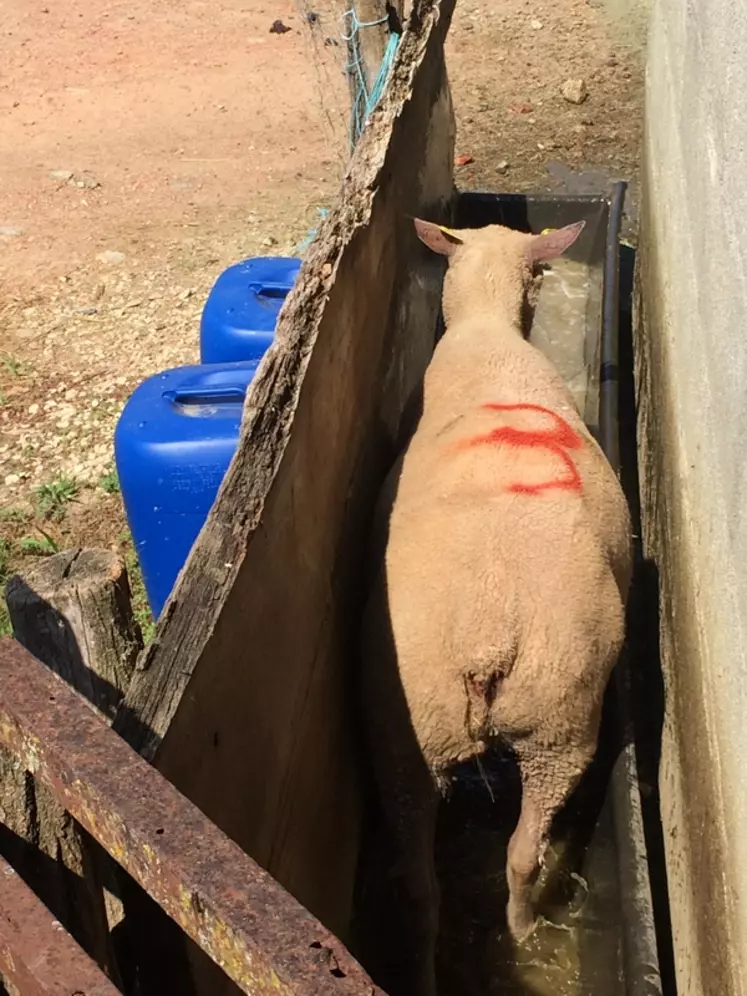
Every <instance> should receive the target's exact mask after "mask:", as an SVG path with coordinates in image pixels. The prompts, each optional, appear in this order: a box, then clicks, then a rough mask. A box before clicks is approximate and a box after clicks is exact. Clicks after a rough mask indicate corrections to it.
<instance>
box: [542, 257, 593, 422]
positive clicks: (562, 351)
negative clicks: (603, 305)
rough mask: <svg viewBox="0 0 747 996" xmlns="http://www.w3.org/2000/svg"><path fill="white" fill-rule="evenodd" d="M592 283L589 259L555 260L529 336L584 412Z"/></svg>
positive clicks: (545, 276)
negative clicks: (585, 261) (548, 360)
mask: <svg viewBox="0 0 747 996" xmlns="http://www.w3.org/2000/svg"><path fill="white" fill-rule="evenodd" d="M590 285H591V274H590V272H589V265H588V263H578V262H576V261H575V260H570V259H563V258H562V257H561V258H560V259H557V260H554V261H553V262H552V263H551V264H550V266H549V267H548V268H547V269H545V270H544V272H543V275H542V286H541V289H540V295H539V301H538V303H537V307H536V310H535V313H534V321H533V323H532V330H531V333H530V336H529V338H530V341H531V342H532V343H533V344H534V345H535V346H538V347H539V349H541V350H542V352H543V353H545V355H546V356H548V357H549V359H551V360H552V361H553V363H554V364H555V366H556V367H557V368H558V370H559V371H560V373H561V374H562V375H563V378H564V380H565V382H566V383H567V384H568V386H569V387H570V389H571V391H572V392H573V397H574V398H575V400H576V407H577V408H578V410H579V412H581V413H582V414H583V412H584V408H585V403H586V392H587V390H588V387H589V384H588V379H589V377H588V369H587V365H586V357H585V345H584V344H585V339H586V322H587V305H588V300H589V289H590Z"/></svg>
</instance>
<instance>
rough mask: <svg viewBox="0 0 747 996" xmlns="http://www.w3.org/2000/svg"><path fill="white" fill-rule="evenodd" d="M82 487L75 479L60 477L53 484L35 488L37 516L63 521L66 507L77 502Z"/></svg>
mask: <svg viewBox="0 0 747 996" xmlns="http://www.w3.org/2000/svg"><path fill="white" fill-rule="evenodd" d="M79 492H80V485H79V484H78V482H77V481H76V480H75V478H74V477H59V478H58V479H57V480H56V481H52V482H51V484H40V485H39V487H38V488H34V502H35V504H36V512H37V515H39V516H41V517H42V518H44V519H61V518H62V517H63V516H64V514H65V506H66V505H67V504H69V503H70V502H71V501H75V499H76V498H77V496H78V494H79Z"/></svg>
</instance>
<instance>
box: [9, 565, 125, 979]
mask: <svg viewBox="0 0 747 996" xmlns="http://www.w3.org/2000/svg"><path fill="white" fill-rule="evenodd" d="M7 601H8V611H9V614H10V619H11V622H12V624H13V631H14V635H15V637H16V639H17V640H18V642H19V643H21V644H23V646H24V647H26V649H27V650H29V651H30V652H31V653H32V654H33V655H34V656H35V657H37V658H38V659H39V660H40V661H42V662H43V663H44V664H46V665H47V666H48V667H49V668H50V669H51V670H53V671H55V672H57V674H59V675H60V676H61V677H62V678H64V679H65V681H66V682H67V683H68V684H69V685H71V686H72V687H73V688H74V689H75V691H76V692H78V693H79V694H80V695H81V696H82V697H84V698H85V699H86V700H87V701H88V702H89V703H90V704H91V706H92V707H93V708H94V709H95V710H96V711H97V712H98V713H99V714H100V715H101V716H102V717H103V718H104V719H106V721H107V722H111V721H112V719H113V717H114V713H115V710H116V708H117V706H118V704H119V701H120V699H121V698H122V696H123V694H124V693H125V691H126V690H127V687H128V685H129V682H130V678H131V676H132V673H133V671H134V669H135V661H136V658H137V655H138V653H139V652H140V650H141V649H142V637H141V635H140V630H139V627H138V626H137V623H136V622H135V621H134V619H133V616H132V606H131V604H130V588H129V582H128V578H127V571H126V569H125V566H124V564H123V563H122V561H121V560H120V558H119V557H117V556H116V554H114V553H111V552H109V551H106V550H68V551H66V552H64V553H59V554H56V555H55V556H53V557H49V558H48V559H45V560H43V561H40V562H39V564H38V565H35V566H34V567H32V568H31V569H30V570H29V571H28V572H27V573H26V574H25V576H24V577H20V576H18V575H16V576H15V577H13V578H12V579H11V580H10V582H9V583H8V588H7ZM0 818H1V819H2V823H3V824H4V826H0V833H1V834H2V837H0V850H2V852H3V854H4V855H5V857H6V858H8V860H10V862H11V863H12V864H13V865H14V866H15V867H16V868H17V869H18V870H19V871H20V872H21V874H22V875H23V877H24V878H25V879H26V881H27V882H28V883H29V884H30V885H31V886H32V888H33V889H34V891H36V892H37V894H38V895H39V896H40V898H41V899H42V900H43V901H44V902H45V903H46V905H47V906H48V907H49V908H50V909H51V910H52V911H53V912H54V913H55V915H56V916H57V918H58V919H59V920H60V922H61V923H62V924H63V926H64V927H65V928H66V929H67V930H69V931H70V933H71V934H72V935H73V936H74V937H75V939H76V940H77V941H78V943H79V944H80V945H81V946H82V947H83V948H84V949H85V950H86V951H87V952H88V953H89V954H90V955H91V956H92V957H93V958H95V959H96V961H98V963H99V964H100V965H101V966H102V968H104V969H106V970H107V971H108V972H109V973H110V975H111V976H112V977H113V978H114V980H115V981H117V970H116V966H115V963H114V958H113V956H112V949H111V941H110V928H111V927H112V926H114V925H115V923H116V922H117V921H118V920H120V919H121V916H122V913H121V904H119V902H118V900H116V899H115V897H114V896H113V895H112V894H111V893H107V895H106V900H105V894H104V886H103V881H102V879H103V878H106V882H107V885H109V886H110V887H111V888H112V889H114V890H115V891H116V886H115V885H114V884H113V880H111V879H110V876H109V866H108V864H107V862H103V861H102V857H103V853H102V852H100V851H99V849H98V847H97V845H96V844H95V843H94V842H93V841H92V840H91V839H90V838H89V837H88V835H87V834H86V833H85V832H84V831H83V830H82V829H81V828H80V827H79V826H78V824H77V823H75V822H74V821H73V820H72V819H71V817H70V816H69V815H68V814H67V813H66V812H65V811H64V810H63V809H61V808H60V807H59V806H58V804H57V803H56V802H55V800H54V799H53V798H52V796H51V794H50V793H49V792H48V790H46V789H45V788H44V787H43V786H41V785H38V784H36V783H35V782H34V779H33V778H32V777H31V775H30V774H28V772H26V771H24V770H23V769H22V767H21V766H20V765H19V763H18V762H17V761H16V760H15V758H13V757H12V756H10V755H9V754H7V753H6V752H2V753H0Z"/></svg>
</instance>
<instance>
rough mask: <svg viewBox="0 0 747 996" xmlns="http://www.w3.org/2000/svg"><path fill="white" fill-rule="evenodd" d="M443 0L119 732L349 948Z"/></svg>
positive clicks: (384, 116) (423, 356)
mask: <svg viewBox="0 0 747 996" xmlns="http://www.w3.org/2000/svg"><path fill="white" fill-rule="evenodd" d="M452 9H453V0H442V2H434V0H424V2H421V3H420V4H418V5H417V6H416V8H415V10H414V12H413V15H412V18H411V20H410V24H409V27H408V29H407V31H406V33H405V35H404V37H403V40H402V43H401V45H400V49H399V55H398V59H397V62H396V65H395V67H394V70H393V74H392V78H391V82H390V87H389V89H388V92H387V93H386V95H385V96H384V98H383V100H382V103H381V104H380V106H379V108H378V109H377V111H376V112H375V113H374V114H373V116H372V118H371V119H370V121H369V124H368V126H367V128H366V131H365V133H364V135H363V137H362V139H361V141H360V142H359V144H358V147H357V149H356V152H355V155H354V157H353V160H352V161H351V165H350V167H349V170H348V173H347V175H346V177H345V179H344V181H343V185H342V190H341V194H340V201H339V204H338V206H337V208H336V210H334V211H332V212H331V213H330V215H329V216H328V218H327V219H326V221H325V223H324V224H323V225H322V227H321V229H320V232H319V235H318V237H317V238H316V240H315V241H314V243H313V244H312V246H311V247H310V249H309V252H308V256H307V259H306V260H305V262H304V265H303V267H302V270H301V273H300V276H299V279H298V282H297V286H296V287H295V289H294V291H293V292H292V294H291V295H290V296H289V298H288V300H287V302H286V304H285V306H284V308H283V311H282V314H281V316H280V320H279V324H278V330H277V336H276V342H275V344H274V345H273V347H272V349H271V350H270V351H269V353H268V354H267V356H266V358H265V359H264V360H263V362H262V364H261V367H260V369H259V372H258V374H257V377H256V379H255V381H254V385H253V388H252V390H251V393H250V395H249V397H248V398H247V404H246V409H245V415H244V424H243V427H242V434H241V441H240V444H239V448H238V452H237V454H236V456H235V458H234V461H233V463H232V465H231V467H230V469H229V472H228V474H227V476H226V478H225V480H224V483H223V485H222V487H221V490H220V493H219V495H218V498H217V500H216V503H215V505H214V507H213V510H212V513H211V515H210V517H209V519H208V522H207V523H206V525H205V528H204V529H203V531H202V533H201V535H200V537H199V539H198V541H197V543H196V545H195V548H194V549H193V551H192V555H191V557H190V559H189V563H188V564H187V566H186V568H185V570H184V571H183V572H182V575H181V576H180V579H179V581H178V583H177V585H176V588H175V591H174V594H173V596H172V598H171V599H170V601H169V603H168V604H167V606H166V608H165V611H164V614H163V616H162V619H161V621H160V623H159V627H158V630H157V633H156V638H155V641H154V643H153V645H152V646H151V647H150V648H149V649H148V650H147V651H146V652H145V654H144V655H143V657H142V659H141V660H140V661H139V664H138V670H137V671H136V674H135V676H134V679H133V682H132V684H131V686H130V689H129V692H128V694H127V697H126V701H125V703H124V706H123V707H122V708H120V712H119V715H118V717H117V720H116V722H115V728H116V729H117V730H118V731H119V732H120V733H121V734H122V735H123V736H124V737H125V738H126V739H127V740H128V741H129V742H130V743H131V744H133V745H134V746H135V747H136V748H137V749H138V750H139V751H140V752H141V753H142V754H143V755H144V756H145V757H146V758H148V759H150V760H152V761H153V762H154V763H155V764H156V766H157V767H158V768H159V770H160V771H161V772H163V773H164V774H165V775H166V776H167V778H169V780H171V781H172V782H173V783H174V784H175V785H176V786H177V787H178V788H179V789H180V790H181V791H182V792H184V793H185V795H187V796H188V797H189V798H190V799H192V800H193V801H194V802H196V803H197V805H199V807H200V808H201V809H202V810H203V811H204V812H205V813H206V814H207V815H208V816H210V818H211V819H213V820H214V821H215V822H216V823H217V824H218V825H219V826H220V827H221V828H222V829H223V830H225V831H226V832H227V833H228V834H229V835H230V836H231V837H232V838H233V839H234V840H235V841H237V842H238V843H239V844H240V845H241V847H242V848H244V849H245V850H246V851H247V852H248V853H249V854H251V855H252V856H253V857H254V858H255V859H256V860H257V861H258V862H259V863H260V864H261V865H262V866H264V867H265V868H267V869H268V870H269V871H270V872H271V873H272V874H273V875H274V876H275V877H276V878H277V879H278V880H279V881H280V882H281V883H283V885H285V887H286V888H288V889H289V890H290V892H291V893H292V894H293V895H295V896H296V897H297V898H298V899H300V901H301V902H303V903H304V905H306V906H307V907H308V908H309V909H310V910H311V911H312V912H314V913H315V914H316V915H317V916H318V917H319V918H320V919H321V920H322V921H323V922H324V923H325V924H326V925H328V926H329V927H330V928H331V929H333V930H334V931H335V932H337V933H340V934H342V935H343V936H344V932H345V930H346V928H347V925H348V920H349V914H350V906H351V896H352V887H353V879H354V873H355V864H356V858H357V851H358V821H359V802H358V788H359V771H358V764H357V740H356V729H355V717H354V716H353V715H351V701H352V698H351V693H352V691H353V687H354V682H355V679H356V668H357V661H356V651H355V641H356V630H357V626H358V619H359V613H360V609H361V600H362V589H363V585H364V581H365V579H364V578H363V577H362V564H363V550H364V546H365V542H366V538H367V532H368V529H369V523H370V515H371V510H372V506H373V503H374V501H375V497H376V493H377V490H378V487H379V485H380V482H381V480H382V479H383V476H384V474H385V473H386V470H387V469H388V466H389V465H390V462H391V460H392V458H393V441H394V438H395V436H396V434H397V432H398V431H399V428H400V422H401V418H402V413H403V409H404V408H405V405H406V403H407V401H408V399H410V400H411V401H412V400H413V399H414V406H415V407H416V405H417V392H418V386H419V383H420V380H421V377H422V373H423V370H424V368H425V366H426V364H427V362H428V360H429V358H430V354H431V352H432V348H433V344H434V334H435V328H436V322H437V315H438V312H439V307H440V284H441V275H442V270H441V264H440V263H439V262H438V261H437V260H435V259H434V258H432V257H431V256H429V255H428V253H427V251H426V250H424V249H422V248H421V247H420V246H419V245H418V243H417V240H416V239H415V236H414V233H413V230H412V221H411V215H413V214H416V213H419V214H422V215H424V216H427V217H430V218H434V219H435V220H439V221H442V222H443V223H448V221H449V220H450V216H451V210H452V203H453V156H454V131H455V129H454V119H453V111H452V106H451V98H450V94H449V88H448V82H447V79H446V72H445V67H444V61H443V43H444V39H445V36H446V32H447V30H448V26H449V21H450V18H451V13H452Z"/></svg>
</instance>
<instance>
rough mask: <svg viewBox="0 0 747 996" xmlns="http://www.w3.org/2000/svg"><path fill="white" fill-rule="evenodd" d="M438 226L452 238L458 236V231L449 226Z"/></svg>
mask: <svg viewBox="0 0 747 996" xmlns="http://www.w3.org/2000/svg"><path fill="white" fill-rule="evenodd" d="M438 227H439V228H440V229H441V231H442V232H446V234H447V235H450V236H451V237H452V239H458V238H459V232H454V231H452V229H451V228H447V227H446V225H439V226H438Z"/></svg>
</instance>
